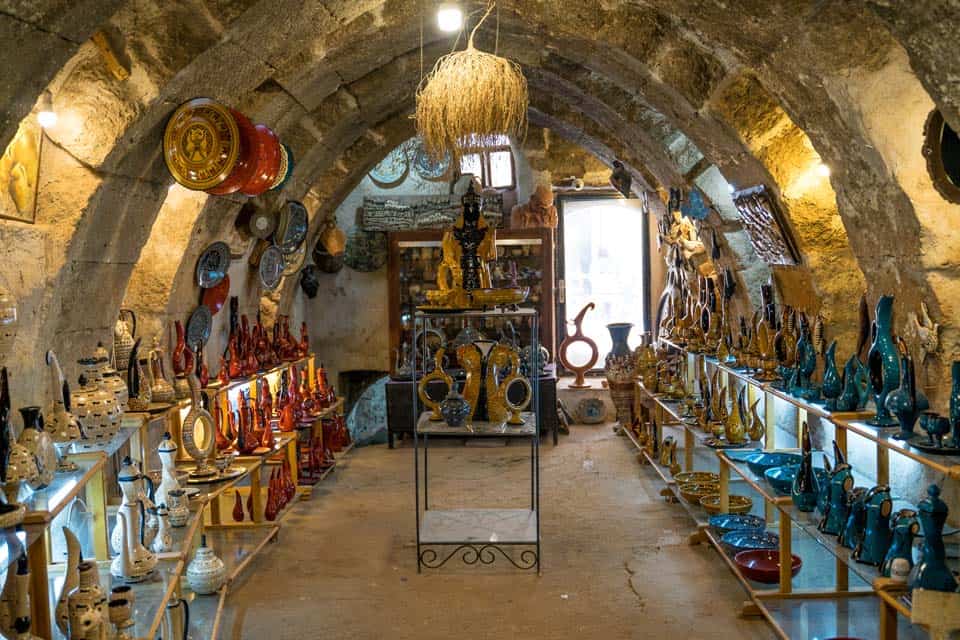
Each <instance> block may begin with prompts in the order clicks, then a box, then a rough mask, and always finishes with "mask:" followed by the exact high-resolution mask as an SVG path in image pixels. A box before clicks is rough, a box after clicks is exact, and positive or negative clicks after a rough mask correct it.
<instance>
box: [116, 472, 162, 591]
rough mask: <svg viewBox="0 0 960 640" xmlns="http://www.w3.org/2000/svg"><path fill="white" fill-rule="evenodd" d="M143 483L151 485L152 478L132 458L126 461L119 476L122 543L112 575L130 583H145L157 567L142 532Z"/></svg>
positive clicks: (144, 505)
mask: <svg viewBox="0 0 960 640" xmlns="http://www.w3.org/2000/svg"><path fill="white" fill-rule="evenodd" d="M141 480H147V481H148V482H149V478H148V477H146V476H144V475H143V474H141V473H140V470H139V469H138V468H137V467H136V466H135V465H134V464H133V463H132V462H131V461H130V458H129V457H127V458H125V459H124V464H123V466H122V467H121V468H120V471H119V473H118V474H117V481H118V482H119V483H120V489H121V491H122V493H123V503H122V504H121V505H120V508H119V509H118V510H117V520H118V523H119V525H120V530H119V532H120V535H119V540H118V541H117V542H118V543H119V544H117V545H116V546H117V547H118V551H119V555H118V556H117V557H115V558H114V559H113V562H112V563H111V565H110V573H111V575H113V576H114V577H116V578H120V579H122V580H125V581H127V582H139V581H141V580H143V579H144V578H146V577H147V575H149V574H150V572H151V571H153V569H154V567H156V565H157V557H156V556H155V555H154V554H153V553H152V552H151V551H150V550H148V549H147V548H146V547H144V545H143V542H142V540H143V538H142V536H141V533H142V531H143V526H144V520H145V518H144V516H143V514H144V512H145V510H146V507H147V504H146V503H145V501H144V499H143V497H142V493H141V491H142V490H141V488H140V487H141V484H140V481H141ZM151 488H152V487H151ZM150 506H152V504H151V505H150Z"/></svg>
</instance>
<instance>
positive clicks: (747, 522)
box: [709, 513, 767, 536]
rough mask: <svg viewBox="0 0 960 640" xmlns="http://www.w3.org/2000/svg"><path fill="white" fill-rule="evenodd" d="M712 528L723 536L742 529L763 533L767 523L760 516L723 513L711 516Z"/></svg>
mask: <svg viewBox="0 0 960 640" xmlns="http://www.w3.org/2000/svg"><path fill="white" fill-rule="evenodd" d="M709 524H710V528H712V529H713V530H714V531H716V532H717V533H719V534H720V535H721V536H722V535H723V534H725V533H727V532H729V531H738V530H742V529H747V530H753V531H758V530H759V531H762V530H764V529H765V528H766V526H767V521H766V520H764V519H763V518H761V517H760V516H753V515H749V514H732V513H721V514H718V515H715V516H710V520H709Z"/></svg>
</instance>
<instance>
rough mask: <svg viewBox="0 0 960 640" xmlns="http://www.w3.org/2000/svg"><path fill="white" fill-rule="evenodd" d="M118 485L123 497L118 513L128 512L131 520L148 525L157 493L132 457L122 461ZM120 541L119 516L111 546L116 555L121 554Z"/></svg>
mask: <svg viewBox="0 0 960 640" xmlns="http://www.w3.org/2000/svg"><path fill="white" fill-rule="evenodd" d="M117 483H118V484H119V485H120V492H121V495H122V499H121V501H120V506H119V507H118V510H117V512H118V513H119V512H120V511H126V512H127V514H128V515H129V516H130V517H131V518H136V519H137V521H138V522H140V521H141V520H142V521H143V522H144V524H146V523H147V521H148V520H149V519H150V518H149V517H148V516H147V515H146V514H147V510H148V509H150V508H151V507H153V506H155V503H154V500H153V498H154V497H155V496H156V493H155V488H154V485H153V480H152V479H151V478H150V476H148V475H146V474H144V473H142V472H141V470H140V467H139V466H137V464H136V463H135V462H133V460H132V459H131V458H130V456H126V457H124V459H123V460H122V463H121V467H120V470H119V472H118V473H117ZM128 495H129V496H130V497H129V498H128V497H127V496H128ZM151 526H152V525H151ZM151 540H152V538H149V539H147V540H146V544H149V543H150V541H151ZM120 541H121V528H120V518H119V516H118V517H117V518H116V522H115V524H114V527H113V532H112V533H111V534H110V546H111V548H112V549H113V551H114V553H120V549H121V544H120Z"/></svg>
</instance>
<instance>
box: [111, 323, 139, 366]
mask: <svg viewBox="0 0 960 640" xmlns="http://www.w3.org/2000/svg"><path fill="white" fill-rule="evenodd" d="M136 334H137V316H136V314H134V313H133V311H132V310H131V309H120V313H119V315H118V317H117V323H116V325H114V328H113V359H114V366H115V367H116V369H117V371H126V370H127V364H128V363H129V362H130V351H131V350H132V349H133V344H134V341H135V339H136V338H135V336H136Z"/></svg>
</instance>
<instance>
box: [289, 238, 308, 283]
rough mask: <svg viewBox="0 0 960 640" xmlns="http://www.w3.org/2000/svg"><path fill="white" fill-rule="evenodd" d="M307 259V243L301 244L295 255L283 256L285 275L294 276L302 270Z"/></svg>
mask: <svg viewBox="0 0 960 640" xmlns="http://www.w3.org/2000/svg"><path fill="white" fill-rule="evenodd" d="M306 257H307V243H305V242H304V243H301V244H300V248H298V249H297V250H296V251H294V252H293V253H288V254H287V255H285V256H283V275H285V276H292V275H293V274H295V273H296V272H297V271H299V270H300V267H302V266H303V261H304V260H306Z"/></svg>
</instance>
